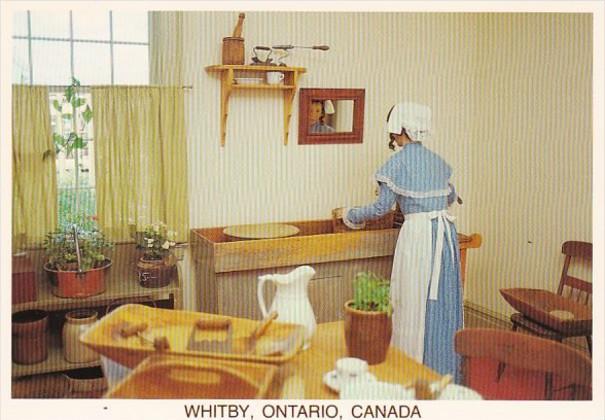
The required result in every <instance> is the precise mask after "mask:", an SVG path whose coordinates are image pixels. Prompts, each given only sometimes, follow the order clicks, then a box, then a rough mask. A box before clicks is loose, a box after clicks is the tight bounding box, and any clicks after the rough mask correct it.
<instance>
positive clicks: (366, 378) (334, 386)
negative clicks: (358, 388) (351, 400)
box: [323, 370, 376, 392]
mask: <svg viewBox="0 0 605 420" xmlns="http://www.w3.org/2000/svg"><path fill="white" fill-rule="evenodd" d="M323 381H324V384H326V386H327V387H328V388H330V389H331V390H332V391H334V392H340V378H339V377H338V372H336V370H332V371H330V372H326V374H325V375H324V378H323ZM354 381H355V382H358V381H363V382H376V377H375V376H374V375H372V374H371V373H370V372H366V373H365V374H364V375H362V376H359V377H358V378H356V379H354Z"/></svg>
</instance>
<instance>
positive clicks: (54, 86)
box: [21, 85, 193, 89]
mask: <svg viewBox="0 0 605 420" xmlns="http://www.w3.org/2000/svg"><path fill="white" fill-rule="evenodd" d="M21 86H44V87H47V88H49V89H65V88H67V87H69V86H71V85H21ZM76 87H79V88H84V89H90V88H95V87H102V88H105V87H177V88H181V89H193V86H192V85H182V86H173V85H80V86H76Z"/></svg>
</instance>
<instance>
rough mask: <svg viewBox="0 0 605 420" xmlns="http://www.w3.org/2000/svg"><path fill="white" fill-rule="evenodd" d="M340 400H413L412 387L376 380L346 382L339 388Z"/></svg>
mask: <svg viewBox="0 0 605 420" xmlns="http://www.w3.org/2000/svg"><path fill="white" fill-rule="evenodd" d="M339 398H340V399H341V400H357V401H360V400H391V401H392V400H399V401H401V400H413V399H414V389H413V388H406V387H405V386H403V385H401V384H397V383H390V382H381V381H378V380H357V381H352V382H347V383H346V384H344V385H343V386H342V387H341V388H340V396H339Z"/></svg>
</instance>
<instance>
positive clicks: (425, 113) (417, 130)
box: [387, 102, 431, 141]
mask: <svg viewBox="0 0 605 420" xmlns="http://www.w3.org/2000/svg"><path fill="white" fill-rule="evenodd" d="M402 128H403V129H405V132H406V133H407V135H408V137H410V139H411V140H413V141H423V140H425V139H426V138H428V136H429V134H430V130H431V108H429V107H428V106H426V105H421V104H417V103H414V102H401V103H399V104H397V105H395V106H394V107H393V109H392V110H391V114H390V115H389V119H388V121H387V131H388V132H389V133H396V134H401V132H402Z"/></svg>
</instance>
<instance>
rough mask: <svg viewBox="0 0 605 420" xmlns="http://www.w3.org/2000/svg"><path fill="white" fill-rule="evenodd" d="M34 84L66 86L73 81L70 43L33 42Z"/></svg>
mask: <svg viewBox="0 0 605 420" xmlns="http://www.w3.org/2000/svg"><path fill="white" fill-rule="evenodd" d="M32 64H33V67H34V68H33V70H34V83H35V84H41V85H65V84H69V83H70V81H71V69H70V54H69V42H67V41H36V40H33V41H32Z"/></svg>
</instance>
